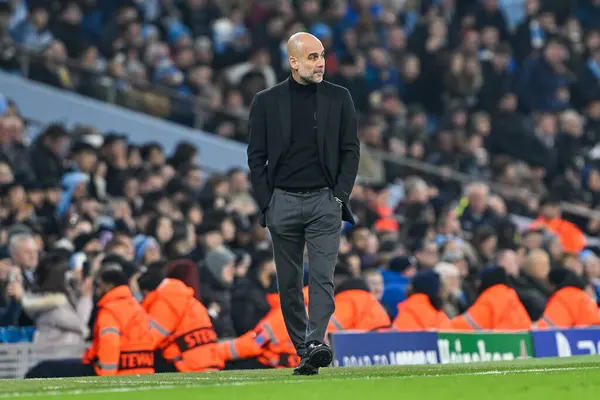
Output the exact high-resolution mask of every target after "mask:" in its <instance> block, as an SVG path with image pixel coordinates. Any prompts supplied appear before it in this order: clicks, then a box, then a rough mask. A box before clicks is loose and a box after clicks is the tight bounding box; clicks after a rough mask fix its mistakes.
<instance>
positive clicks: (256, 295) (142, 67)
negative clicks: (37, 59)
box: [0, 0, 600, 341]
mask: <svg viewBox="0 0 600 400" xmlns="http://www.w3.org/2000/svg"><path fill="white" fill-rule="evenodd" d="M232 3H233V2H214V3H213V2H211V1H210V0H186V1H180V2H178V1H145V2H135V3H131V4H129V3H124V2H116V1H115V2H113V1H98V2H95V1H93V0H92V1H90V0H87V1H63V2H61V1H58V2H36V1H35V0H28V1H27V2H26V3H25V2H24V1H10V2H8V3H2V2H0V43H3V46H4V47H2V48H1V49H0V50H3V51H0V55H1V56H2V57H0V62H2V66H3V68H6V69H9V70H16V69H19V66H18V63H17V64H15V63H16V59H15V58H14V57H13V55H11V51H10V46H9V45H8V43H9V42H10V43H17V44H19V45H20V46H24V47H26V48H28V49H29V50H31V51H35V52H41V53H43V54H44V56H45V58H44V62H43V63H41V64H37V65H36V64H32V65H31V70H30V73H29V75H28V76H29V77H31V78H33V79H36V80H40V81H43V82H46V83H49V84H52V85H54V86H57V87H62V88H68V89H72V90H77V91H79V92H81V93H85V94H91V95H94V96H97V94H93V93H95V91H97V90H102V88H103V87H104V88H105V86H103V82H106V79H107V78H110V79H113V80H114V81H115V82H117V84H118V85H119V86H120V87H121V88H122V90H121V91H120V93H121V94H122V95H123V96H126V97H127V98H128V100H127V101H131V102H137V103H136V104H138V105H140V107H142V106H141V104H142V103H143V107H147V108H146V109H145V110H146V111H148V112H152V113H155V114H157V115H162V116H164V117H165V118H170V119H172V120H174V121H178V122H182V123H188V124H189V123H190V121H191V120H192V119H194V118H193V115H194V112H195V111H197V110H195V109H194V108H193V107H192V103H191V102H189V101H187V100H185V98H186V96H187V98H188V99H197V98H206V100H207V103H210V107H208V108H205V109H204V112H205V116H206V118H205V125H204V128H205V129H206V130H208V131H210V132H214V133H215V134H217V135H219V136H222V137H225V138H234V139H237V140H241V141H244V140H246V132H245V127H244V126H245V123H244V122H240V119H239V115H243V114H244V113H245V112H246V110H247V108H248V107H249V105H250V104H251V101H252V98H253V96H254V94H255V93H256V92H257V91H259V90H261V89H263V88H266V87H269V86H271V85H273V84H274V83H276V82H277V81H279V80H280V79H283V78H285V77H286V76H287V74H288V71H287V69H286V62H287V60H286V57H285V53H284V51H285V48H284V47H283V46H282V43H284V42H285V40H287V36H289V34H290V33H292V32H296V31H299V30H302V29H307V30H309V31H311V32H312V33H313V34H315V35H316V36H317V37H319V38H320V39H321V40H322V41H323V43H324V45H325V47H326V49H327V51H328V52H327V67H326V71H327V72H326V73H327V75H328V76H327V79H329V80H331V81H333V82H336V83H339V84H341V85H343V86H346V87H347V88H348V89H349V90H350V92H351V94H352V96H353V99H354V102H355V106H356V108H357V110H358V112H359V113H360V116H361V118H360V122H359V135H360V137H361V142H362V146H361V153H362V154H361V165H360V171H359V176H360V177H361V178H364V180H359V182H357V184H356V186H355V188H354V190H353V193H352V197H351V207H352V209H353V211H354V212H355V214H356V217H357V220H358V224H357V225H355V226H352V227H350V226H344V227H343V231H342V235H343V236H342V240H341V244H340V256H339V266H340V268H341V269H344V270H348V271H350V273H351V274H352V275H353V276H355V277H357V278H364V280H365V282H366V283H367V285H368V286H369V289H370V290H371V291H372V293H374V294H375V295H376V296H377V297H378V299H380V301H381V302H382V304H383V305H384V306H385V308H386V310H388V312H389V314H390V315H391V316H392V317H393V316H395V314H396V313H397V304H398V302H400V301H403V300H404V299H405V298H406V289H407V288H409V287H410V283H411V279H412V277H413V276H414V274H415V273H416V272H417V271H419V270H428V269H433V270H436V271H437V272H438V274H439V275H440V276H441V278H442V280H443V282H444V287H446V288H448V295H447V296H446V297H445V301H444V304H443V307H444V310H445V311H446V313H447V314H448V316H449V317H453V316H456V315H458V314H460V313H462V312H463V311H465V310H466V309H467V307H468V306H469V305H471V304H472V303H473V302H474V301H475V299H476V298H477V295H478V290H479V282H480V274H481V272H482V271H484V269H485V267H487V266H490V265H497V266H500V267H502V268H503V269H504V270H505V271H506V273H507V275H508V276H509V277H510V282H511V283H510V284H511V286H513V287H514V288H515V289H516V291H517V293H518V294H519V297H520V299H521V301H522V303H523V304H524V306H525V308H526V310H527V312H528V314H529V316H530V318H531V320H532V321H535V320H537V319H539V318H540V316H541V314H542V312H543V310H544V307H545V304H546V301H547V299H548V297H549V296H550V294H551V293H552V291H553V285H552V284H551V282H550V280H549V273H550V272H549V271H550V270H551V269H552V268H557V267H559V266H563V267H565V268H567V269H569V270H571V271H572V272H573V273H575V274H576V275H578V276H579V277H580V278H582V279H584V281H585V282H586V288H587V290H588V292H589V294H590V295H591V296H593V297H594V298H596V297H597V290H598V287H599V285H600V260H599V259H598V257H597V255H596V254H595V253H594V251H595V250H596V249H589V246H588V245H587V243H586V239H585V237H584V233H587V234H589V235H596V234H597V233H598V231H600V219H594V218H591V219H585V218H577V217H575V216H572V215H563V214H562V213H561V209H560V206H559V204H560V202H561V201H570V202H572V203H574V204H581V205H585V206H586V207H589V208H592V209H593V208H596V207H597V205H598V201H599V200H600V196H599V194H600V153H599V151H598V148H596V143H597V142H598V138H599V136H598V135H599V134H600V73H599V72H598V65H599V64H600V30H598V29H599V27H600V25H599V24H600V17H599V15H598V14H600V1H597V0H589V1H588V0H582V1H580V2H575V1H567V0H562V1H541V0H527V1H519V0H515V1H508V0H506V1H500V0H482V1H469V0H461V1H453V0H441V1H426V0H423V1H421V2H417V1H410V0H406V1H399V2H384V1H382V2H374V1H368V0H366V1H365V0H355V1H346V0H331V1H323V2H319V1H316V0H301V1H297V2H289V1H252V2H251V1H246V2H240V3H235V4H232ZM387 3H389V4H387ZM117 4H119V5H117ZM500 6H502V8H500ZM4 44H7V45H4ZM66 57H69V58H74V59H79V60H80V61H81V62H82V64H84V65H85V66H86V68H85V69H84V72H81V73H77V74H75V73H72V71H71V70H70V68H69V67H68V66H65V65H64V63H63V61H64V59H65V58H66ZM75 77H78V79H75ZM150 83H156V84H160V85H162V86H168V87H170V88H171V89H174V90H177V91H179V92H180V94H181V95H182V96H183V97H182V98H180V99H179V100H177V101H176V102H174V100H173V99H171V100H168V99H167V98H166V97H164V96H163V95H161V94H160V92H156V91H154V89H152V88H151V86H150V85H149V84H150ZM143 107H142V108H143ZM186 107H187V108H186ZM151 108H152V110H150V109H151ZM0 115H3V117H2V119H0V146H1V153H0V185H1V187H2V192H1V193H0V196H1V207H0V221H1V225H0V245H1V246H2V249H3V254H2V256H1V257H0V259H1V260H2V261H0V281H2V282H3V284H2V285H0V287H1V288H2V289H0V294H1V296H0V301H3V302H4V303H3V304H2V305H3V306H4V307H5V308H4V312H3V313H2V314H0V317H1V318H2V319H1V321H0V324H3V325H15V324H16V325H21V326H28V325H36V326H37V327H38V332H39V334H38V336H45V338H44V339H42V338H40V339H38V340H52V341H55V339H54V336H53V334H54V333H53V332H52V329H55V325H52V324H54V323H55V322H56V320H57V319H58V317H57V316H55V315H49V314H47V313H45V312H44V310H53V311H52V312H56V313H60V319H61V320H63V319H64V324H65V327H64V328H62V329H63V330H62V332H70V333H72V335H70V336H69V339H68V340H83V339H84V338H85V337H86V335H88V334H89V322H88V321H93V317H90V314H93V304H94V301H90V298H91V296H92V289H91V287H90V285H92V283H91V282H90V279H89V277H90V276H91V274H92V272H93V271H96V270H98V268H100V267H101V266H102V265H103V263H107V262H117V263H118V264H119V265H121V266H122V268H123V270H124V271H126V273H127V274H128V277H129V278H130V280H131V281H130V284H131V287H132V289H133V291H134V294H136V285H137V283H136V280H137V278H138V276H139V274H141V273H143V271H144V268H146V267H148V266H149V265H152V264H155V263H169V262H172V261H174V260H178V259H181V258H185V259H188V260H191V261H193V262H194V263H196V264H197V265H198V268H199V272H200V293H201V295H202V302H203V303H204V305H205V306H206V307H207V309H208V310H209V314H210V316H211V318H212V319H213V323H214V325H215V329H216V332H217V334H218V335H219V336H220V337H232V336H238V335H240V334H242V333H244V332H246V331H247V330H248V329H250V328H251V327H253V326H254V325H255V324H256V323H257V322H258V320H260V318H261V316H264V315H265V313H266V312H267V311H268V310H269V308H270V305H269V304H268V302H267V300H266V297H265V294H267V293H270V292H273V291H274V290H276V285H275V280H274V277H275V274H274V271H275V270H274V264H273V260H272V254H271V251H270V242H269V236H268V230H264V229H262V228H260V227H259V225H258V223H257V221H256V216H257V211H258V210H257V207H256V203H255V201H254V199H253V197H252V193H251V188H250V187H249V183H248V178H247V175H246V172H245V170H243V169H233V170H231V171H229V172H228V173H227V174H219V173H217V174H208V172H207V171H205V170H204V169H203V168H202V167H200V166H198V164H197V160H198V158H199V157H201V155H200V152H199V149H196V148H194V146H193V145H191V144H189V143H182V144H180V145H179V146H178V147H177V149H176V150H175V151H174V153H173V154H172V155H170V156H167V155H166V154H165V152H164V150H163V148H162V147H161V144H160V143H147V144H144V145H142V146H136V145H133V144H131V143H128V141H127V136H126V134H127V133H121V132H110V133H101V132H98V131H97V130H95V129H94V128H93V127H89V126H78V127H76V128H74V129H73V130H71V131H69V130H67V129H65V127H64V126H62V125H59V124H54V125H51V126H48V127H46V128H45V129H44V130H43V131H42V132H41V133H40V135H39V136H38V137H37V138H36V139H35V140H34V141H33V142H32V143H28V140H27V139H28V138H27V137H25V134H24V132H25V130H24V122H23V119H21V118H20V116H19V112H18V106H17V105H15V104H13V103H11V102H10V101H9V100H7V99H2V101H0ZM380 152H384V153H386V152H387V153H391V154H392V155H395V156H406V157H408V158H411V159H415V160H421V161H426V162H429V163H431V164H435V165H437V166H439V167H441V168H442V171H443V172H444V173H445V175H444V174H442V176H429V175H427V174H423V173H418V172H417V171H416V170H414V169H412V168H408V167H402V166H399V165H398V164H396V163H394V162H392V161H387V158H386V157H380V154H381V153H380ZM243 163H245V160H240V165H242V164H243ZM453 171H460V172H464V173H466V174H469V175H470V176H471V177H473V178H475V179H481V180H486V179H492V180H494V181H498V182H501V183H504V184H505V185H507V186H509V187H512V188H514V189H517V190H514V191H512V192H502V193H495V192H493V191H490V187H489V186H488V185H487V184H485V183H480V182H477V183H473V184H471V185H469V186H467V187H462V186H461V185H460V184H458V183H456V181H455V180H453V179H452V176H451V175H452V173H453ZM365 182H368V183H365ZM511 213H515V214H519V215H523V216H528V217H531V218H534V219H536V218H537V219H536V222H535V223H534V224H532V225H531V226H528V227H527V228H526V229H525V230H524V231H519V230H518V229H517V227H516V226H515V224H514V223H513V221H512V220H511V219H510V217H509V214H511ZM40 255H42V259H41V261H40V258H39V256H40ZM52 257H54V258H52ZM56 257H58V259H57V258H56ZM50 265H59V266H60V268H50V267H49V266H50ZM64 276H67V277H68V279H67V280H66V282H65V280H64V279H62V278H63V277H64ZM48 293H52V296H48V295H47V294H48ZM41 294H44V295H41ZM136 295H137V296H139V293H138V294H136ZM45 323H48V324H49V325H51V326H50V327H48V329H42V328H43V327H44V324H45ZM42 332H46V333H45V334H42ZM65 340H67V339H65Z"/></svg>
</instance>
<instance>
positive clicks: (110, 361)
mask: <svg viewBox="0 0 600 400" xmlns="http://www.w3.org/2000/svg"><path fill="white" fill-rule="evenodd" d="M127 283H128V279H127V275H125V273H124V272H123V271H121V270H120V269H117V268H112V267H110V268H109V267H105V269H104V270H102V271H101V272H100V273H99V276H98V278H97V281H96V295H97V296H98V297H99V298H100V300H99V301H98V307H99V311H98V317H97V319H96V324H95V325H94V331H93V334H92V346H91V347H90V348H89V349H88V350H87V351H86V353H85V354H84V355H83V360H78V359H72V360H50V361H42V362H41V363H39V364H38V365H36V366H35V367H33V368H32V369H31V370H30V371H29V372H28V373H27V375H26V378H58V377H76V376H95V375H97V376H114V375H140V374H153V373H154V352H153V348H154V347H153V341H152V334H151V333H150V318H149V317H148V315H147V314H146V312H145V311H144V309H143V308H142V306H141V305H140V304H139V303H138V302H137V300H136V299H135V298H134V297H133V294H132V293H131V290H130V289H129V287H128V286H127Z"/></svg>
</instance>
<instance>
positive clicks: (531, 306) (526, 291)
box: [511, 274, 552, 321]
mask: <svg viewBox="0 0 600 400" xmlns="http://www.w3.org/2000/svg"><path fill="white" fill-rule="evenodd" d="M511 283H512V286H513V288H514V289H515V290H516V292H517V294H518V295H519V299H520V300H521V303H523V306H524V307H525V310H527V313H528V314H529V317H530V318H531V320H532V321H537V320H538V319H540V318H541V317H542V314H544V310H545V308H546V303H547V302H548V298H549V297H550V294H551V293H552V292H551V290H550V288H549V287H547V286H544V285H543V284H541V283H540V282H538V281H536V280H535V279H533V278H531V277H530V276H529V275H526V274H523V275H522V276H521V277H519V278H517V279H514V280H512V282H511Z"/></svg>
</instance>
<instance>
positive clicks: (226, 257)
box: [200, 248, 236, 338]
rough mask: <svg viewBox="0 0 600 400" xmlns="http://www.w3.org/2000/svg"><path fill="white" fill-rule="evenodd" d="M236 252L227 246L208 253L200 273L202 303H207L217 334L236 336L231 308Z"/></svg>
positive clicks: (226, 336) (229, 336) (227, 336)
mask: <svg viewBox="0 0 600 400" xmlns="http://www.w3.org/2000/svg"><path fill="white" fill-rule="evenodd" d="M234 261H235V256H234V254H233V253H232V252H231V251H230V250H228V249H227V248H220V249H215V250H212V251H210V252H208V253H207V254H206V257H205V259H204V263H203V265H202V269H201V274H200V280H201V281H200V284H201V286H200V293H201V294H202V303H204V304H206V305H207V309H208V314H209V315H210V317H211V319H212V322H213V325H214V327H215V331H216V332H217V336H219V337H225V338H233V337H235V336H236V335H235V333H236V332H235V328H234V326H233V320H232V314H231V312H232V311H231V308H232V302H231V288H232V284H233V278H234V271H235V269H234Z"/></svg>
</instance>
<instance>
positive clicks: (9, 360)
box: [0, 343, 90, 379]
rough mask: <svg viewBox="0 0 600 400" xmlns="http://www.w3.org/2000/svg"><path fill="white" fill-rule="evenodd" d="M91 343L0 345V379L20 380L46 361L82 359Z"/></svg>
mask: <svg viewBox="0 0 600 400" xmlns="http://www.w3.org/2000/svg"><path fill="white" fill-rule="evenodd" d="M89 345H90V344H89V343H84V344H78V345H65V344H56V345H49V344H33V343H17V344H3V345H0V379H19V378H23V377H25V374H26V373H27V371H29V370H30V369H31V368H32V367H34V366H35V365H36V364H37V363H39V362H40V361H44V360H58V359H64V358H80V357H82V356H83V353H84V351H85V350H86V349H87V348H88V347H89Z"/></svg>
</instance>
